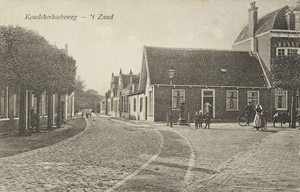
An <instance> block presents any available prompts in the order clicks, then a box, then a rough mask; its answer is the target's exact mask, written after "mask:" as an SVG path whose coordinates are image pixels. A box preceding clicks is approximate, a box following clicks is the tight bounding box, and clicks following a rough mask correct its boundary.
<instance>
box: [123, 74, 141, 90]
mask: <svg viewBox="0 0 300 192" xmlns="http://www.w3.org/2000/svg"><path fill="white" fill-rule="evenodd" d="M139 79H140V76H139V75H132V82H129V83H128V84H127V86H126V87H125V89H126V90H131V88H132V85H134V87H135V90H134V92H136V91H137V88H138V84H139Z"/></svg>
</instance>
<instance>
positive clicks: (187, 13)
mask: <svg viewBox="0 0 300 192" xmlns="http://www.w3.org/2000/svg"><path fill="white" fill-rule="evenodd" d="M251 2H253V0H51V1H49V0H0V22H1V25H13V26H16V25H18V26H22V27H25V28H28V29H31V30H34V31H37V32H38V34H39V35H41V36H43V37H45V38H46V39H47V40H48V41H49V43H50V44H55V45H56V46H57V47H58V48H60V49H63V48H64V47H65V45H66V44H68V53H69V55H70V56H72V57H73V58H74V59H75V60H76V66H77V76H80V78H81V80H83V81H84V83H85V85H86V90H87V89H93V90H95V91H97V92H98V93H99V94H100V95H104V94H105V92H107V91H108V90H109V86H110V81H111V76H112V73H114V74H115V76H117V75H118V74H119V72H120V69H122V73H123V74H128V73H129V71H130V70H132V72H133V73H134V74H138V73H139V72H140V71H141V66H142V56H143V47H144V46H156V47H175V48H203V49H231V47H232V44H233V42H234V41H235V39H236V38H237V36H238V35H239V33H240V32H241V30H242V29H243V28H244V26H245V25H247V23H248V9H249V8H250V3H251ZM295 4H296V0H256V6H257V7H258V17H259V18H260V17H262V16H264V15H266V14H267V13H270V12H272V11H275V10H277V9H279V8H282V7H284V6H285V5H295ZM39 15H41V16H46V17H44V18H43V19H42V18H41V17H40V18H37V19H34V17H35V16H39ZM101 15H102V16H101ZM53 16H54V17H53ZM61 16H67V17H65V18H61ZM68 16H70V17H68ZM99 16H101V17H100V18H99ZM103 16H105V17H108V18H110V19H103V18H104V17H103ZM49 17H50V18H51V19H49ZM166 75H167V73H166Z"/></svg>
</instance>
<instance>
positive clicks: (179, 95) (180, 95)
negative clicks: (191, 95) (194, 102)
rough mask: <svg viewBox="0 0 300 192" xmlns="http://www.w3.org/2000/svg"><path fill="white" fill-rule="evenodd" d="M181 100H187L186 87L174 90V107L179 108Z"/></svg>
mask: <svg viewBox="0 0 300 192" xmlns="http://www.w3.org/2000/svg"><path fill="white" fill-rule="evenodd" d="M181 101H185V90H184V89H173V90H172V108H173V109H179V107H180V102H181Z"/></svg>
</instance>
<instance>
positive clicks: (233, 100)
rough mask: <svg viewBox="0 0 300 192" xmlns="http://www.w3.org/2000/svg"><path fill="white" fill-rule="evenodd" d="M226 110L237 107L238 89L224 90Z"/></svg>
mask: <svg viewBox="0 0 300 192" xmlns="http://www.w3.org/2000/svg"><path fill="white" fill-rule="evenodd" d="M226 110H227V111H237V110H239V109H238V91H237V90H227V91H226Z"/></svg>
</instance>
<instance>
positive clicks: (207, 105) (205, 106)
mask: <svg viewBox="0 0 300 192" xmlns="http://www.w3.org/2000/svg"><path fill="white" fill-rule="evenodd" d="M201 106H202V112H203V115H205V114H206V113H208V112H209V113H210V114H211V116H212V117H213V118H215V90H214V89H202V100H201Z"/></svg>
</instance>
